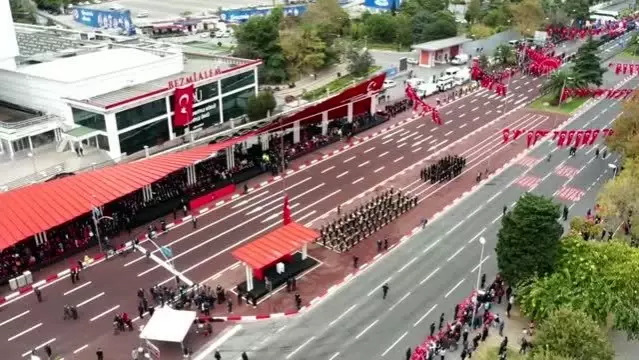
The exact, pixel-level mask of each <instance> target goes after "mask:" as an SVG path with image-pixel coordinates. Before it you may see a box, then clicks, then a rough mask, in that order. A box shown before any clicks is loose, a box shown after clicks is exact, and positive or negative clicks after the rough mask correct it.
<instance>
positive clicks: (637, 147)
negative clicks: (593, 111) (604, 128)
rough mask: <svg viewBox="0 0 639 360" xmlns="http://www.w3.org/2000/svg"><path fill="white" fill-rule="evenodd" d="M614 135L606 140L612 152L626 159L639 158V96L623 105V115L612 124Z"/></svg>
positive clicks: (633, 97)
mask: <svg viewBox="0 0 639 360" xmlns="http://www.w3.org/2000/svg"><path fill="white" fill-rule="evenodd" d="M612 129H613V130H614V133H613V135H612V136H609V137H607V138H606V144H607V145H608V146H609V147H610V149H611V150H613V151H616V152H618V153H621V154H623V155H624V156H625V157H626V158H639V94H637V92H635V93H634V94H633V96H632V97H630V98H629V99H628V100H626V101H624V103H623V113H622V114H621V116H619V117H618V118H617V120H615V121H614V122H613V123H612Z"/></svg>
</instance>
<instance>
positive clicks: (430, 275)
mask: <svg viewBox="0 0 639 360" xmlns="http://www.w3.org/2000/svg"><path fill="white" fill-rule="evenodd" d="M439 269H440V268H437V269H435V270H433V272H431V273H430V274H428V276H426V277H425V278H424V279H423V280H422V281H420V282H419V285H424V283H425V282H426V281H428V280H429V279H430V278H432V277H433V276H435V274H437V272H438V271H439Z"/></svg>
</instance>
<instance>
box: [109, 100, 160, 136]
mask: <svg viewBox="0 0 639 360" xmlns="http://www.w3.org/2000/svg"><path fill="white" fill-rule="evenodd" d="M165 114H166V99H165V98H161V99H157V100H155V101H151V102H150V103H146V104H143V105H140V106H138V107H134V108H132V109H129V110H124V111H122V112H119V113H117V114H115V121H116V122H117V124H118V130H123V129H126V128H128V127H131V126H133V125H135V124H139V123H141V122H144V121H147V120H151V119H153V118H156V117H158V116H161V115H165Z"/></svg>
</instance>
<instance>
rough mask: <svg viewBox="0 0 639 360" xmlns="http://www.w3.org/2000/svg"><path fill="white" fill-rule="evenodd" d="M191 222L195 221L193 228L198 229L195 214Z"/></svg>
mask: <svg viewBox="0 0 639 360" xmlns="http://www.w3.org/2000/svg"><path fill="white" fill-rule="evenodd" d="M191 222H192V223H193V228H194V229H197V218H196V217H195V216H193V217H192V218H191Z"/></svg>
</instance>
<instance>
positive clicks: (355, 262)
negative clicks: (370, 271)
mask: <svg viewBox="0 0 639 360" xmlns="http://www.w3.org/2000/svg"><path fill="white" fill-rule="evenodd" d="M357 265H359V258H358V257H357V256H353V267H354V268H355V269H357V268H358V266H357Z"/></svg>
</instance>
